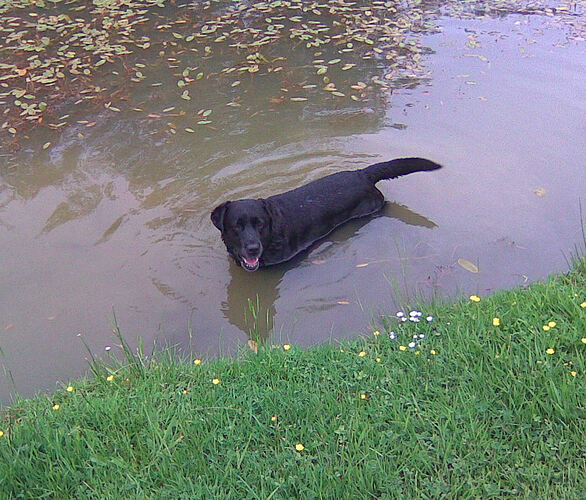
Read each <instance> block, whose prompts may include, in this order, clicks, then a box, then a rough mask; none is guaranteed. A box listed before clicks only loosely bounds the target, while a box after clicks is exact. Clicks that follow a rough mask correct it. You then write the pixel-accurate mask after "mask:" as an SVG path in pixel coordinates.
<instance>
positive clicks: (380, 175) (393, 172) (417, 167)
mask: <svg viewBox="0 0 586 500" xmlns="http://www.w3.org/2000/svg"><path fill="white" fill-rule="evenodd" d="M438 168H442V166H441V165H438V164H437V163H434V162H433V161H431V160H426V159H425V158H397V159H395V160H391V161H383V162H381V163H375V164H374V165H370V166H369V167H366V168H365V169H364V170H363V172H364V173H365V174H366V176H367V177H368V179H369V180H370V181H371V182H372V183H373V184H375V183H377V182H378V181H380V180H383V179H394V178H395V177H400V176H401V175H407V174H412V173H413V172H422V171H426V170H437V169H438Z"/></svg>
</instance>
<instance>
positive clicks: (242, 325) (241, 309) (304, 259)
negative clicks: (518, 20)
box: [222, 202, 437, 344]
mask: <svg viewBox="0 0 586 500" xmlns="http://www.w3.org/2000/svg"><path fill="white" fill-rule="evenodd" d="M378 217H390V218H393V219H398V220H400V221H402V222H404V223H405V224H409V225H412V226H420V227H426V228H429V229H433V228H434V227H437V225H436V224H435V223H434V222H433V221H431V220H430V219H428V218H427V217H424V216H423V215H420V214H417V213H415V212H413V211H412V210H410V209H409V208H407V207H406V206H404V205H400V204H399V203H394V202H387V203H386V204H385V206H384V208H383V210H382V211H381V212H379V213H377V214H375V215H372V216H369V217H363V218H360V219H356V220H352V221H350V222H347V223H345V224H344V225H342V226H340V227H339V228H336V229H335V230H334V231H333V232H332V233H330V234H329V235H328V236H327V237H326V238H323V239H321V240H320V241H318V242H317V243H316V244H315V245H313V246H312V247H310V248H309V249H308V250H306V251H305V252H302V253H301V254H300V255H298V256H296V257H295V258H293V259H292V260H290V261H288V262H285V263H283V264H279V265H277V266H269V267H266V268H264V269H261V270H260V271H257V272H246V271H244V270H243V269H242V268H241V267H239V266H238V265H236V264H235V263H234V261H233V260H232V259H229V261H230V276H231V278H232V279H231V281H230V284H229V285H228V297H227V301H226V302H224V303H222V312H223V313H224V316H225V317H226V318H227V319H228V321H229V322H230V323H231V324H233V325H234V326H236V327H238V328H239V329H240V330H242V331H243V332H244V333H246V335H248V337H249V339H251V340H254V341H256V342H258V343H259V344H260V343H264V342H266V340H267V339H268V337H269V334H270V332H271V331H272V330H273V319H274V316H275V314H276V308H275V303H276V301H277V299H278V298H279V287H280V284H281V282H282V280H283V278H284V276H285V274H286V273H287V272H289V271H291V270H294V269H295V268H298V267H299V266H301V265H312V264H311V259H310V258H309V259H308V256H309V257H310V255H309V254H311V252H312V250H315V248H316V247H319V246H322V245H323V244H324V243H327V244H328V246H331V245H332V244H336V243H341V242H345V241H348V240H350V239H351V238H352V237H353V236H354V235H356V234H357V233H358V232H359V231H360V229H361V228H362V227H363V226H365V225H366V224H368V223H369V222H370V221H371V220H372V219H375V218H378Z"/></svg>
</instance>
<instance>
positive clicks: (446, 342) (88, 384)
mask: <svg viewBox="0 0 586 500" xmlns="http://www.w3.org/2000/svg"><path fill="white" fill-rule="evenodd" d="M422 312H423V315H422V316H421V317H419V318H418V319H419V320H420V321H419V322H416V321H405V322H402V321H401V320H400V319H398V318H396V317H395V316H394V315H393V316H391V317H389V318H388V319H387V320H385V324H384V326H383V327H381V328H380V333H379V334H378V335H377V334H375V333H376V332H374V333H371V334H369V335H367V336H365V337H363V338H361V339H359V340H357V341H354V342H351V343H344V344H340V345H327V346H320V347H316V348H312V349H301V348H297V347H295V346H292V347H289V346H279V347H277V348H265V349H263V348H261V349H259V353H258V355H254V354H253V353H245V354H243V355H242V356H241V357H240V358H239V359H238V360H220V361H217V362H199V360H195V359H191V360H189V361H185V362H177V361H176V360H173V357H172V356H171V355H162V356H161V357H160V359H157V360H153V359H150V360H145V359H136V360H135V361H133V362H132V363H126V366H118V367H110V368H107V367H100V366H97V365H96V366H95V367H94V368H95V369H96V372H97V376H96V377H93V378H92V379H91V380H87V381H82V382H77V383H71V385H70V386H69V387H64V388H63V390H60V391H58V392H57V393H55V394H54V395H51V396H50V397H39V398H36V399H34V400H27V401H21V402H18V403H15V404H14V405H13V406H12V407H11V408H9V409H8V410H6V411H4V412H3V414H2V419H1V421H0V429H1V431H2V437H1V438H0V484H1V485H2V487H1V492H0V495H1V496H2V498H39V497H43V498H100V499H103V498H113V499H114V498H115V499H119V498H173V499H177V498H235V499H236V498H237V499H244V498H262V499H268V498H336V499H339V498H368V499H371V498H399V497H410V498H441V497H445V498H479V497H482V498H503V497H513V496H520V497H523V498H576V499H578V498H585V497H586V451H585V450H586V449H585V443H586V441H585V437H586V259H582V260H580V261H578V262H577V263H576V265H575V267H574V270H573V271H572V272H570V273H568V274H566V275H563V276H558V277H555V278H551V279H550V280H548V281H547V282H545V283H537V284H534V285H532V286H531V287H529V288H527V289H516V290H512V291H507V292H503V293H497V294H495V295H493V296H490V297H479V298H478V297H474V296H473V297H472V298H471V299H468V298H466V299H465V300H462V301H460V302H458V303H455V304H451V305H441V306H437V307H435V306H434V307H433V308H430V309H427V310H424V311H422ZM405 313H406V316H409V311H405ZM428 314H431V315H433V320H432V321H428V320H427V319H426V317H427V315H428ZM413 317H415V316H413ZM430 319H431V318H430ZM391 332H394V334H391ZM414 335H417V339H414V338H413V336H414ZM422 335H424V337H422ZM395 337H396V338H395ZM410 343H415V345H413V344H411V346H410V345H409V344H410Z"/></svg>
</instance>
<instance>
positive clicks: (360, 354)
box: [358, 351, 366, 358]
mask: <svg viewBox="0 0 586 500" xmlns="http://www.w3.org/2000/svg"><path fill="white" fill-rule="evenodd" d="M358 356H360V357H361V358H363V357H364V356H366V352H364V351H360V352H359V353H358Z"/></svg>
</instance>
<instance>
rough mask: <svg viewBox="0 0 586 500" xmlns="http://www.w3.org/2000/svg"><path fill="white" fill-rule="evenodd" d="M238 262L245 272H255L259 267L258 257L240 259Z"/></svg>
mask: <svg viewBox="0 0 586 500" xmlns="http://www.w3.org/2000/svg"><path fill="white" fill-rule="evenodd" d="M240 262H241V263H242V267H243V268H244V269H246V270H247V271H256V270H257V269H258V266H259V265H260V261H259V260H258V257H253V258H250V257H242V258H241V260H240Z"/></svg>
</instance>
